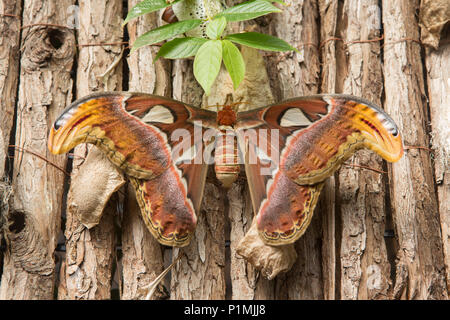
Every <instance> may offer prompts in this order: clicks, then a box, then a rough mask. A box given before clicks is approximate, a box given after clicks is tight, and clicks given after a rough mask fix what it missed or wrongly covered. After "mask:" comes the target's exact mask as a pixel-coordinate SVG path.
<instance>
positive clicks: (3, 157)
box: [0, 0, 22, 201]
mask: <svg viewBox="0 0 450 320" xmlns="http://www.w3.org/2000/svg"><path fill="white" fill-rule="evenodd" d="M21 9H22V4H21V2H17V1H15V0H2V1H0V13H2V15H1V16H0V34H1V35H2V36H1V37H0V101H2V107H1V108H0V119H2V120H1V122H0V179H3V178H4V176H5V169H6V168H5V166H6V163H7V161H8V145H9V140H10V135H11V130H12V126H13V121H14V110H15V106H16V102H17V100H16V95H17V84H18V80H19V58H18V57H19V42H20V21H21V17H20V14H21ZM6 174H7V173H6ZM0 201H1V200H0Z"/></svg>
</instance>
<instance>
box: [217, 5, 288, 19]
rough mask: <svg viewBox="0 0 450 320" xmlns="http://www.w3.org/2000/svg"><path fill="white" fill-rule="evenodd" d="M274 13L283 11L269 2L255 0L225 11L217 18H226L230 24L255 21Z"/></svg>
mask: <svg viewBox="0 0 450 320" xmlns="http://www.w3.org/2000/svg"><path fill="white" fill-rule="evenodd" d="M273 12H281V10H280V9H278V8H277V7H275V6H274V5H273V4H271V3H270V2H268V1H265V0H253V1H248V2H244V3H241V4H238V5H236V6H234V7H231V8H228V9H225V10H224V11H222V12H221V13H219V14H218V15H217V17H225V18H227V21H228V22H231V21H244V20H251V19H255V18H257V17H260V16H263V15H266V14H269V13H273Z"/></svg>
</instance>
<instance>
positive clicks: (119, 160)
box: [48, 92, 215, 246]
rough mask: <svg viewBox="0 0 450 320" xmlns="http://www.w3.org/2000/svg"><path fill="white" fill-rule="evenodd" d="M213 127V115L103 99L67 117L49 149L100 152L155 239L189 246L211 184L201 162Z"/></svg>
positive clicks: (178, 106) (140, 99)
mask: <svg viewBox="0 0 450 320" xmlns="http://www.w3.org/2000/svg"><path fill="white" fill-rule="evenodd" d="M200 122H202V123H201V124H200ZM197 123H199V124H198V125H197ZM214 123H215V113H214V112H211V111H207V110H202V109H198V108H194V107H190V106H187V105H185V104H183V103H181V102H178V101H175V100H171V99H167V98H164V97H159V96H154V95H149V94H142V93H127V92H111V93H107V92H106V93H105V92H103V93H97V94H93V95H90V96H87V97H85V98H83V99H80V100H77V101H75V102H74V103H72V104H71V105H70V106H69V107H68V108H67V109H66V110H64V112H63V113H62V114H61V115H60V117H59V118H58V119H57V120H56V121H55V124H54V125H53V127H52V129H51V132H50V136H49V142H48V147H49V149H50V151H51V152H53V153H55V154H61V153H65V152H68V151H69V150H71V149H72V148H73V147H75V146H76V145H78V144H80V143H91V144H94V145H96V146H97V147H98V148H100V149H101V150H102V151H103V152H104V153H105V154H106V155H107V157H108V159H109V160H110V161H111V162H112V163H113V164H115V165H116V166H117V167H118V168H119V169H121V170H123V171H124V172H125V173H126V174H127V175H128V176H129V177H130V181H131V183H132V184H133V186H134V187H135V189H136V196H137V199H138V202H139V205H140V208H141V213H142V216H143V219H144V222H145V223H146V225H147V227H148V229H149V230H150V232H151V233H152V234H153V235H154V236H155V237H156V238H157V239H158V241H159V242H161V243H162V244H164V245H170V246H184V245H187V244H188V242H189V239H190V236H191V235H192V233H193V231H194V229H195V224H196V215H195V212H196V211H197V210H198V209H199V206H200V202H201V198H202V194H203V186H204V183H205V179H206V169H207V165H206V164H205V163H204V162H199V161H194V160H195V159H198V158H199V157H201V156H202V150H203V149H204V148H205V147H206V146H207V144H208V143H209V141H203V131H204V130H205V129H204V127H203V125H205V127H214ZM176 130H179V131H176ZM194 133H197V134H194Z"/></svg>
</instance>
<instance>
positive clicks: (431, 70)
mask: <svg viewBox="0 0 450 320" xmlns="http://www.w3.org/2000/svg"><path fill="white" fill-rule="evenodd" d="M449 40H450V32H449V31H448V30H447V32H446V34H444V35H443V36H442V39H441V43H442V44H441V46H440V47H439V48H438V50H434V49H431V48H427V50H426V55H425V62H426V71H427V83H428V97H429V101H430V102H429V103H430V116H431V127H432V133H431V136H432V139H431V142H432V147H433V153H434V175H435V184H436V186H437V196H438V207H439V215H440V220H441V230H442V242H443V248H444V261H445V268H446V271H447V290H450V277H449V275H450V201H449V199H450V161H449V159H450V131H449V130H450V127H449V123H450V112H448V111H449V110H448V107H449V106H450V78H449V75H448V70H450V41H449Z"/></svg>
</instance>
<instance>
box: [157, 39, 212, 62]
mask: <svg viewBox="0 0 450 320" xmlns="http://www.w3.org/2000/svg"><path fill="white" fill-rule="evenodd" d="M206 41H208V40H206V39H204V38H192V37H186V38H176V39H173V40H172V41H169V42H167V43H165V44H164V45H163V46H162V47H161V48H160V49H159V51H158V54H157V55H156V57H155V61H156V60H158V59H159V58H160V57H164V58H166V59H183V58H188V57H192V56H195V54H196V53H197V51H198V49H199V48H200V47H201V46H202V45H203V44H204V43H205V42H206Z"/></svg>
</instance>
